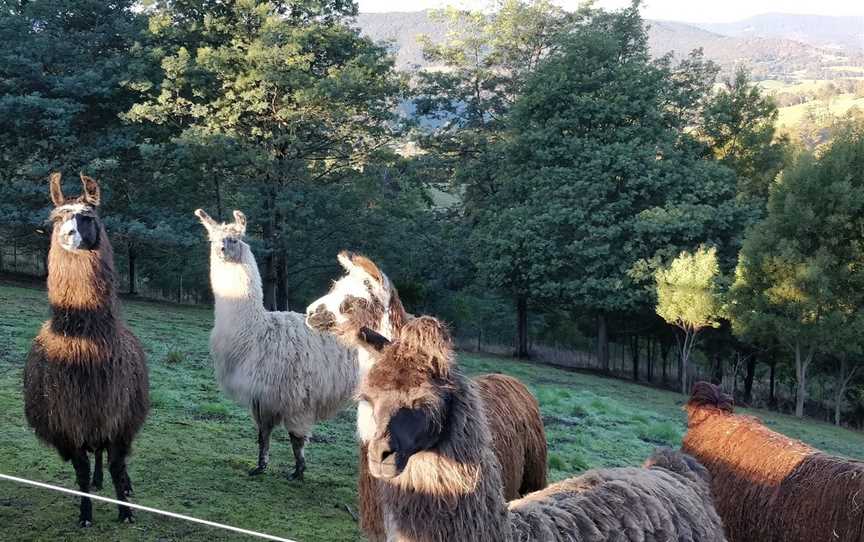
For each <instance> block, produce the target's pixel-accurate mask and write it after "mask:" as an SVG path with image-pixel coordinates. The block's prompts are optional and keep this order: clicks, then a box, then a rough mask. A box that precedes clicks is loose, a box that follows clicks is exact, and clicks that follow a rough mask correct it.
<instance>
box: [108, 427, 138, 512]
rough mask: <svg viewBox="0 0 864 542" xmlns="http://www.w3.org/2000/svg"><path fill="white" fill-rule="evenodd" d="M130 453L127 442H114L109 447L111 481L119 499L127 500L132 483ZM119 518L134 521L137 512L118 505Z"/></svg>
mask: <svg viewBox="0 0 864 542" xmlns="http://www.w3.org/2000/svg"><path fill="white" fill-rule="evenodd" d="M128 454H129V446H128V445H127V444H120V443H112V444H111V447H110V448H108V472H110V473H111V481H112V482H114V492H115V493H116V494H117V500H118V501H124V502H125V501H127V500H128V497H129V492H130V491H131V488H132V484H131V483H130V481H129V474H128V473H127V472H126V456H127V455H128ZM117 511H118V516H117V517H118V519H119V520H120V521H121V522H123V523H134V522H135V513H134V512H133V511H132V509H131V508H129V507H128V506H122V505H121V506H118V507H117Z"/></svg>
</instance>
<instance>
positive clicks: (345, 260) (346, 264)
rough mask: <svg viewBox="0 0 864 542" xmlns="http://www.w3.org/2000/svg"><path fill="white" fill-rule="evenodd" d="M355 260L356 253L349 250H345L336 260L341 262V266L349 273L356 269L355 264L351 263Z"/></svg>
mask: <svg viewBox="0 0 864 542" xmlns="http://www.w3.org/2000/svg"><path fill="white" fill-rule="evenodd" d="M353 258H354V253H353V252H349V251H347V250H343V251H342V252H340V253H339V254H338V255H337V256H336V259H337V260H339V264H340V265H341V266H342V268H343V269H345V271H347V272H349V273H350V272H351V271H352V270H353V269H354V262H352V261H351V260H352V259H353Z"/></svg>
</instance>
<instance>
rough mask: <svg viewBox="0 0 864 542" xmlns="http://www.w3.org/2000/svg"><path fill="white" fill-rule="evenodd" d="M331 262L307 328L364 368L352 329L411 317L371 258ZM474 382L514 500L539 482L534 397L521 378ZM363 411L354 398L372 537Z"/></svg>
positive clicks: (540, 432)
mask: <svg viewBox="0 0 864 542" xmlns="http://www.w3.org/2000/svg"><path fill="white" fill-rule="evenodd" d="M338 260H339V262H340V264H341V265H342V267H343V268H344V269H345V271H346V275H345V276H343V277H342V278H340V279H339V280H338V281H336V282H335V283H334V285H333V287H332V289H331V290H330V292H329V293H328V294H327V295H325V296H324V297H322V298H321V299H318V300H317V301H314V302H312V304H310V305H309V308H308V309H307V311H306V320H307V323H308V324H309V325H310V326H311V327H313V328H315V329H319V330H321V331H327V332H330V333H333V334H334V335H336V336H337V337H338V338H339V339H340V340H341V341H342V342H343V343H344V344H347V345H349V346H352V347H354V348H357V349H358V357H359V360H360V366H361V369H362V370H361V372H362V373H363V374H365V372H367V371H368V370H369V369H370V368H371V367H372V365H373V363H374V359H376V356H375V355H374V352H369V351H368V349H367V348H365V346H366V345H365V344H364V343H363V342H362V341H359V340H358V330H359V329H360V328H362V327H367V328H369V329H371V330H373V331H375V332H377V333H378V334H380V335H382V336H383V337H386V338H392V337H393V336H394V335H395V334H396V333H398V331H399V329H400V328H401V327H402V326H403V325H404V323H405V322H406V321H408V320H409V319H410V318H411V317H410V315H408V314H407V313H406V312H405V309H404V307H403V305H402V301H401V300H400V298H399V293H398V292H397V291H396V288H395V287H394V286H393V283H392V282H391V281H390V279H389V278H388V277H387V275H385V274H384V273H383V272H382V271H381V270H380V269H379V268H378V266H377V265H375V263H374V262H372V261H371V260H369V259H368V258H366V257H364V256H360V255H356V254H352V253H348V252H342V253H340V254H339V256H338ZM474 383H475V385H476V387H477V390H478V392H479V394H480V397H481V399H482V402H483V405H484V408H485V410H486V412H487V419H488V421H489V424H490V427H489V428H490V430H491V433H492V439H493V448H494V450H495V453H496V455H497V458H498V464H499V465H500V467H501V474H500V476H501V478H502V480H503V483H504V497H505V498H506V499H508V500H509V499H515V498H517V497H519V496H520V495H524V494H526V493H530V492H532V491H536V490H538V489H542V488H543V487H545V486H546V434H545V431H544V428H543V420H542V418H541V415H540V407H539V405H538V404H537V400H536V399H535V398H534V397H533V396H532V395H531V392H529V391H528V389H527V388H526V387H525V386H524V385H523V384H522V383H521V382H519V381H518V380H516V379H515V378H512V377H509V376H506V375H498V374H490V375H483V376H479V377H477V378H475V379H474ZM371 417H372V410H371V408H370V407H369V404H368V403H366V402H365V401H360V402H359V403H358V406H357V424H358V436H359V437H360V440H361V445H360V477H359V481H358V483H359V493H360V512H361V514H360V520H361V528H362V529H363V531H364V532H365V533H366V534H367V536H369V537H370V538H373V539H374V538H381V536H383V532H384V524H383V516H382V515H381V510H380V507H379V506H378V497H377V496H376V489H375V485H376V483H375V481H374V479H373V478H372V476H371V475H370V474H369V472H368V470H367V468H366V465H367V461H366V450H367V448H366V443H368V442H369V440H370V439H371V438H372V435H373V431H372V430H371V427H372V426H373V425H374V424H373V423H372V420H371Z"/></svg>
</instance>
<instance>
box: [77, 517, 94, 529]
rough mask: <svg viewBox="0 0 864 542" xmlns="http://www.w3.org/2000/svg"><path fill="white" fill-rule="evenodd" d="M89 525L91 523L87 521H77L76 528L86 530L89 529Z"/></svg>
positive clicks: (91, 523)
mask: <svg viewBox="0 0 864 542" xmlns="http://www.w3.org/2000/svg"><path fill="white" fill-rule="evenodd" d="M91 525H93V522H92V521H90V520H89V519H79V520H78V526H79V527H81V528H82V529H86V528H87V527H90V526H91Z"/></svg>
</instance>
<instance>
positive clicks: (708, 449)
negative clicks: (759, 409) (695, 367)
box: [683, 382, 864, 542]
mask: <svg viewBox="0 0 864 542" xmlns="http://www.w3.org/2000/svg"><path fill="white" fill-rule="evenodd" d="M686 410H687V421H688V429H687V434H686V435H685V437H684V443H683V448H684V450H685V451H687V453H689V454H692V455H694V456H695V457H696V458H698V459H699V460H700V461H701V462H702V463H703V464H704V465H705V467H707V468H708V470H709V471H710V472H711V474H712V476H713V491H714V495H715V496H716V499H717V511H718V512H720V516H721V517H722V518H723V521H724V522H725V524H726V529H727V535H728V536H729V540H731V541H733V542H744V541H747V542H781V541H783V542H829V541H843V542H864V462H861V461H854V460H851V459H845V458H842V457H836V456H831V455H828V454H825V453H822V452H820V451H819V450H816V449H814V448H811V447H810V446H807V445H806V444H804V443H803V442H800V441H797V440H793V439H791V438H788V437H786V436H784V435H781V434H779V433H776V432H774V431H772V430H770V429H768V428H767V427H765V426H764V425H762V424H761V423H760V422H759V420H758V419H756V418H753V417H750V416H741V415H736V414H733V412H732V398H731V397H729V396H728V395H726V394H724V393H723V392H722V391H721V390H720V388H718V387H717V386H715V385H713V384H709V383H707V382H697V383H696V384H695V385H694V386H693V393H692V395H691V397H690V400H689V401H688V403H687V406H686Z"/></svg>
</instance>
